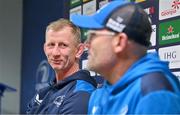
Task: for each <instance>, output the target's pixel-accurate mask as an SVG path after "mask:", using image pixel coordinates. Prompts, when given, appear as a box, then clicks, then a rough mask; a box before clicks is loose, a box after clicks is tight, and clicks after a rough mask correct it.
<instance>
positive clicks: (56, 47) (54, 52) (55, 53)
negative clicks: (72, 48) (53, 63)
mask: <svg viewBox="0 0 180 115" xmlns="http://www.w3.org/2000/svg"><path fill="white" fill-rule="evenodd" d="M52 53H53V55H60V54H61V51H60V49H59V47H58V46H55V47H54V49H53V51H52Z"/></svg>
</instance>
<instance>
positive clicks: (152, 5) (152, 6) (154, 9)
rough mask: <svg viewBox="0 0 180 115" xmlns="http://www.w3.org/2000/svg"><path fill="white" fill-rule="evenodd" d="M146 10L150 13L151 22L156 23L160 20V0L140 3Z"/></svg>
mask: <svg viewBox="0 0 180 115" xmlns="http://www.w3.org/2000/svg"><path fill="white" fill-rule="evenodd" d="M138 4H139V5H140V6H141V7H142V8H143V9H144V11H145V12H146V13H147V14H148V16H149V18H150V20H151V22H152V23H153V24H156V23H157V22H158V17H157V16H158V1H157V0H147V1H144V2H140V3H138Z"/></svg>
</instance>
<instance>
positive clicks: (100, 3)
mask: <svg viewBox="0 0 180 115" xmlns="http://www.w3.org/2000/svg"><path fill="white" fill-rule="evenodd" d="M107 3H108V0H103V1H100V2H99V8H101V7H102V6H104V5H105V4H107Z"/></svg>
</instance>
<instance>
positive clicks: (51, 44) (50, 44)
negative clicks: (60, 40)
mask: <svg viewBox="0 0 180 115" xmlns="http://www.w3.org/2000/svg"><path fill="white" fill-rule="evenodd" d="M54 45H55V44H54V43H49V44H47V46H48V47H52V46H54Z"/></svg>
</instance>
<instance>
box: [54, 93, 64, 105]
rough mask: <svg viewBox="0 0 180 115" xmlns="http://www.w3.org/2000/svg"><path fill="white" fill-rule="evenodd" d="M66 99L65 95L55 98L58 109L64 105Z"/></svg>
mask: <svg viewBox="0 0 180 115" xmlns="http://www.w3.org/2000/svg"><path fill="white" fill-rule="evenodd" d="M64 98H65V95H61V96H58V97H56V98H55V100H54V101H53V103H54V104H55V105H56V107H59V106H60V105H62V103H63V101H64Z"/></svg>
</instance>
